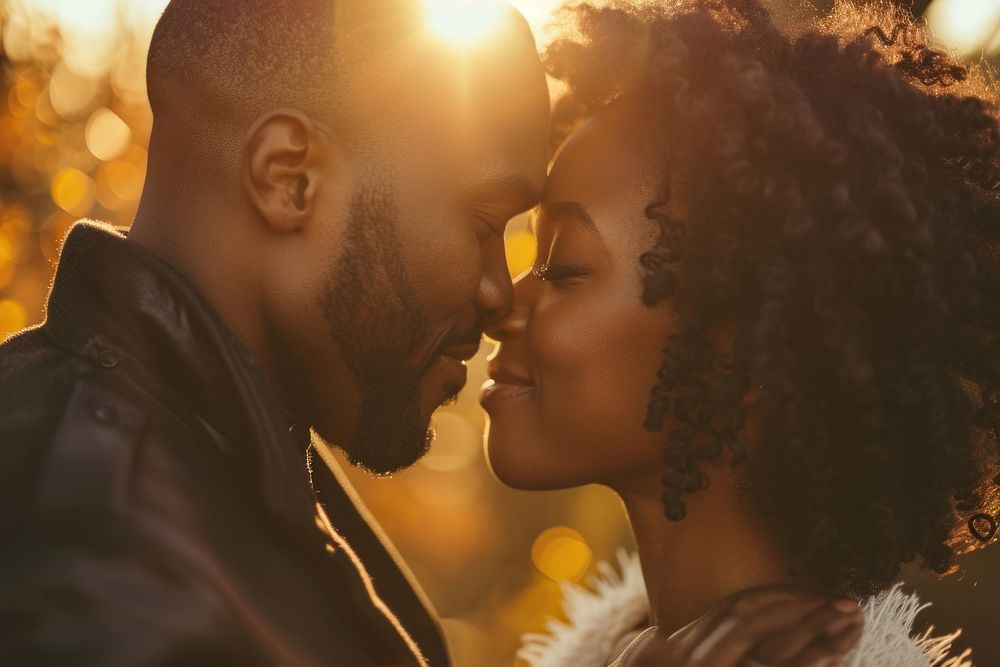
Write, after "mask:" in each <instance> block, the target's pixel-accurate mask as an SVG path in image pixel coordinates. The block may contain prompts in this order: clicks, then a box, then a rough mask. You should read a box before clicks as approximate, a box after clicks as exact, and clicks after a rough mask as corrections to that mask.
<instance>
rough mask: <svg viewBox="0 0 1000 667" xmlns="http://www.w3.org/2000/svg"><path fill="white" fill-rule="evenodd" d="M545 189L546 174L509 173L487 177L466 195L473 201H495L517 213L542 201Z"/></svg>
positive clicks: (470, 188) (474, 185) (469, 189)
mask: <svg viewBox="0 0 1000 667" xmlns="http://www.w3.org/2000/svg"><path fill="white" fill-rule="evenodd" d="M544 187H545V178H544V173H543V174H541V175H539V174H537V173H527V172H515V171H509V172H504V173H497V174H491V175H489V176H486V177H485V178H484V179H482V180H480V181H478V182H477V183H474V184H473V185H471V186H470V187H469V188H468V189H467V191H466V193H465V194H466V197H467V198H468V199H469V200H471V201H495V202H499V203H504V204H507V205H508V206H510V207H511V208H512V209H513V210H515V211H524V210H527V209H529V208H531V207H533V206H535V205H536V204H537V203H538V202H539V201H540V200H541V198H542V190H543V189H544Z"/></svg>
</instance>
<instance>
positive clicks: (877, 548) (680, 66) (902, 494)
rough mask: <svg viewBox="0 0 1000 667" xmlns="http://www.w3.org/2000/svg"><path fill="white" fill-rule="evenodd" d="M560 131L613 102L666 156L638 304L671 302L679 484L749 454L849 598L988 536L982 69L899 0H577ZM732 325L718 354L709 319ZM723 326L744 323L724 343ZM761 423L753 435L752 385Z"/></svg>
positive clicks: (813, 560)
mask: <svg viewBox="0 0 1000 667" xmlns="http://www.w3.org/2000/svg"><path fill="white" fill-rule="evenodd" d="M563 19H568V20H567V21H564V25H566V26H568V28H569V30H570V31H563V32H561V33H560V34H559V36H558V37H557V39H556V40H555V41H553V42H552V43H551V45H550V46H549V47H548V49H547V51H546V54H545V60H546V64H547V67H548V69H549V72H550V74H551V75H552V76H553V77H555V78H556V79H558V80H561V81H562V82H564V83H565V84H566V88H567V94H566V95H565V96H564V97H563V99H562V100H561V101H560V102H559V103H558V104H557V107H556V123H555V125H556V127H557V128H562V129H563V131H564V133H565V131H566V130H567V129H568V128H569V127H570V126H571V125H572V123H574V122H578V121H579V120H580V119H582V118H586V117H587V116H589V115H590V114H591V113H593V112H595V111H596V110H598V109H599V108H601V107H602V106H604V105H606V104H608V103H609V102H611V101H612V100H614V99H616V98H618V97H620V96H623V95H625V96H630V97H632V98H633V99H637V100H638V101H639V103H638V104H635V105H633V108H636V109H637V111H636V112H635V113H637V114H640V115H642V116H643V117H642V118H636V123H635V126H636V127H637V128H648V129H645V130H643V131H645V132H647V133H648V145H649V146H650V147H651V150H652V155H653V156H654V160H656V161H658V168H659V169H661V170H662V194H661V196H660V197H659V198H658V201H655V202H650V203H649V204H650V205H649V208H648V209H647V217H649V218H650V224H656V225H659V237H658V240H657V242H656V245H655V247H654V248H653V249H651V250H650V251H648V252H647V253H645V254H644V255H643V256H642V257H641V264H642V267H643V269H644V292H643V299H644V301H645V302H646V304H647V305H650V306H653V305H655V304H658V303H661V302H664V301H666V302H669V303H670V304H671V307H672V310H673V312H674V313H675V314H676V321H677V324H676V327H675V328H674V329H673V331H672V333H671V334H670V336H669V339H668V340H667V341H666V344H665V347H664V350H663V352H664V357H663V360H662V366H661V367H660V369H659V373H658V383H657V385H656V386H655V387H654V389H653V392H652V397H651V401H650V405H649V410H648V419H647V423H646V427H647V428H649V429H651V430H659V429H663V428H664V422H665V420H666V424H668V433H667V434H666V442H667V446H666V450H665V463H666V474H665V477H664V480H663V482H664V486H665V493H664V496H663V501H664V504H665V509H666V513H667V517H668V518H669V519H670V520H674V521H677V520H681V519H683V517H684V515H685V512H686V508H685V503H684V498H685V496H686V495H687V494H690V493H694V492H697V491H698V490H700V489H702V488H704V487H705V486H706V485H707V477H706V475H705V474H704V472H703V470H702V467H703V466H704V464H705V463H706V462H711V463H715V464H720V463H721V462H723V461H724V460H728V461H730V462H731V463H733V464H740V463H746V465H745V467H744V469H745V470H746V471H747V478H748V480H749V481H750V485H751V489H752V492H753V498H754V499H755V500H756V501H757V502H758V503H759V505H760V507H761V509H762V511H764V512H766V513H767V515H768V516H770V517H771V518H772V522H773V523H774V524H775V525H776V526H777V527H778V528H779V530H780V533H781V534H782V535H783V536H784V538H785V540H786V541H787V545H788V548H789V549H790V550H791V551H792V552H793V553H794V554H795V555H796V556H797V557H798V559H799V560H800V562H801V563H802V564H803V566H804V567H806V568H807V569H808V571H809V572H810V573H811V574H813V575H814V576H815V577H817V578H818V579H819V580H820V581H822V582H823V583H825V584H827V585H830V586H833V587H835V588H837V589H838V590H840V591H843V592H845V593H852V594H855V595H868V594H872V593H875V592H877V591H880V590H882V589H884V588H885V587H886V586H888V585H889V584H890V583H891V581H892V580H893V579H894V578H895V577H896V576H897V574H898V572H899V569H900V565H901V564H902V563H904V562H909V561H912V560H914V559H916V558H919V559H920V562H921V563H922V564H923V565H924V566H925V567H928V568H930V569H933V570H934V571H936V572H939V573H946V572H951V571H953V570H954V569H955V568H956V567H957V566H956V556H957V555H959V554H960V553H962V552H964V551H968V550H970V549H973V548H975V547H977V546H980V545H982V544H985V543H987V542H989V541H991V540H992V539H993V537H994V533H995V532H996V521H997V519H998V518H1000V517H998V515H997V509H998V507H1000V505H998V502H997V498H998V495H1000V493H998V492H1000V489H998V488H996V487H997V484H998V483H1000V476H996V473H997V461H998V459H1000V452H998V436H1000V340H998V335H1000V252H998V249H1000V243H998V242H1000V190H998V188H1000V152H998V151H1000V135H998V129H997V128H998V122H997V115H996V114H997V108H998V105H997V101H998V97H997V93H996V90H995V88H994V87H993V86H992V84H991V83H990V78H989V76H988V73H986V72H984V71H983V70H982V68H981V67H980V66H962V65H960V64H958V61H956V60H955V59H954V58H953V57H951V56H950V55H948V54H946V53H944V52H942V51H939V50H935V49H934V48H932V47H931V46H930V45H929V42H928V39H929V38H928V35H927V34H926V33H925V31H924V29H923V26H922V25H921V24H920V23H919V22H915V21H913V20H912V18H911V17H909V16H908V15H906V14H903V13H902V12H901V11H899V10H894V9H892V8H891V7H889V6H888V5H874V6H869V7H867V8H860V9H859V8H857V7H854V6H851V5H848V4H847V3H846V2H845V3H841V4H840V5H839V6H838V7H837V8H835V11H834V13H833V14H832V15H831V16H830V17H829V18H827V19H823V20H822V21H821V22H814V23H813V24H812V25H810V26H808V27H807V28H805V29H804V30H802V31H800V32H798V33H797V34H794V35H792V34H787V33H785V32H783V31H781V30H779V29H778V28H777V27H776V26H775V24H774V22H773V20H772V18H771V16H770V15H769V13H768V12H767V11H766V10H764V9H763V8H762V7H761V5H760V4H759V2H757V1H756V0H729V1H728V2H718V1H716V2H712V1H710V0H703V1H701V2H682V1H679V0H658V1H656V2H652V3H647V4H645V5H641V6H639V5H635V4H624V3H620V2H619V3H612V4H609V5H604V6H594V5H590V4H581V5H576V6H573V7H570V8H568V9H566V10H565V14H564V15H563ZM719 328H723V330H725V331H727V332H729V334H730V335H729V336H727V337H726V338H725V340H726V341H727V343H726V344H725V347H724V349H720V347H719V344H718V342H716V343H713V342H711V341H718V337H717V336H713V335H710V334H711V332H713V331H716V330H719ZM728 341H731V345H730V344H729V342H728ZM758 387H759V391H760V397H761V398H760V403H759V404H760V405H762V406H763V408H764V410H763V413H764V414H765V415H766V416H767V418H766V419H765V420H764V426H763V428H762V429H761V430H760V432H759V433H755V435H754V437H753V439H752V440H753V444H752V447H750V449H749V451H748V449H747V444H746V443H745V442H744V438H745V435H746V434H745V429H744V423H745V414H744V412H745V410H744V409H743V408H741V404H743V401H744V397H745V396H746V395H747V394H748V392H750V391H751V390H753V391H755V392H756V391H757V388H758Z"/></svg>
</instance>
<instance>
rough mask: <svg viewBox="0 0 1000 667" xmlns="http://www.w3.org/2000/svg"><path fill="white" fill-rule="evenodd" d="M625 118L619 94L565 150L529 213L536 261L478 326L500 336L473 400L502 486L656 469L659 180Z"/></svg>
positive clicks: (566, 482) (661, 335) (662, 320)
mask: <svg viewBox="0 0 1000 667" xmlns="http://www.w3.org/2000/svg"><path fill="white" fill-rule="evenodd" d="M629 122H630V114H629V107H628V106H627V104H626V103H622V102H619V103H616V104H614V105H611V106H610V107H608V108H607V109H605V110H603V111H602V112H601V113H599V114H598V115H596V116H595V117H594V118H592V119H591V120H590V121H589V122H588V123H587V124H586V125H585V126H584V127H582V128H581V129H580V130H579V131H577V132H576V133H575V134H574V135H573V136H572V137H571V138H570V140H569V141H568V142H567V144H566V145H565V146H564V148H563V150H562V151H561V153H560V154H559V157H558V158H557V160H556V162H555V164H554V165H553V167H552V171H551V174H550V177H549V181H548V184H547V185H546V191H545V195H544V196H543V199H542V202H541V206H540V209H539V214H538V217H537V220H536V224H537V226H536V236H537V239H538V256H537V257H536V259H535V271H534V272H533V273H527V274H525V275H524V276H522V277H521V278H520V279H519V280H518V281H517V283H516V285H515V306H514V309H513V311H512V312H511V314H510V315H509V316H508V317H507V318H505V319H504V320H503V321H502V322H500V323H499V324H497V325H496V326H495V327H493V328H492V329H490V330H488V331H487V334H488V335H490V336H491V337H492V338H494V339H496V340H498V341H500V343H501V345H500V349H499V351H498V353H497V354H496V356H495V357H494V358H493V360H492V363H491V367H490V375H491V377H492V378H493V380H494V384H492V386H491V385H490V384H489V383H487V386H486V388H485V389H484V392H483V397H482V402H483V406H484V407H485V409H486V411H487V412H488V413H489V415H490V427H489V436H488V444H487V453H488V457H489V461H490V464H491V465H492V467H493V470H494V472H495V473H496V474H497V476H498V477H499V478H500V479H501V480H502V481H503V482H505V483H506V484H509V485H510V486H514V487H517V488H525V489H546V488H564V487H570V486H577V485H580V484H587V483H592V482H596V483H604V484H608V485H610V486H613V487H619V486H621V485H624V484H628V483H629V482H630V481H631V480H632V479H634V478H638V477H643V478H645V477H649V476H650V475H655V476H656V477H657V478H658V477H659V475H660V474H661V469H662V468H661V465H662V464H661V462H662V451H663V442H664V434H663V433H651V432H649V431H646V430H645V429H644V428H643V421H644V419H645V415H646V406H647V404H648V402H649V396H650V390H651V389H652V387H653V385H654V384H655V383H656V371H657V369H658V368H659V364H660V361H661V352H660V350H661V349H662V347H663V345H664V343H665V342H666V339H667V335H668V333H669V326H670V320H671V315H670V311H669V307H668V306H667V305H662V306H658V307H656V308H649V307H647V306H645V305H644V304H643V302H642V299H641V287H642V275H643V270H642V267H641V266H640V264H639V257H640V256H641V255H642V253H643V252H645V251H647V250H649V249H651V248H652V247H653V244H654V242H655V239H656V235H657V232H658V227H657V225H656V224H655V223H654V222H653V221H652V220H650V219H648V218H647V217H646V216H645V214H644V211H645V208H646V206H647V205H648V204H649V203H651V202H652V201H654V200H655V197H656V181H655V179H654V178H653V171H654V170H652V169H650V168H649V167H648V164H649V163H648V162H647V161H645V160H644V159H643V157H642V150H641V146H640V145H639V143H638V141H637V140H636V139H635V134H636V133H635V132H634V128H632V131H631V132H630V127H629ZM633 122H634V121H633ZM539 269H541V271H539ZM539 273H540V274H541V275H540V276H539V275H538V274H539Z"/></svg>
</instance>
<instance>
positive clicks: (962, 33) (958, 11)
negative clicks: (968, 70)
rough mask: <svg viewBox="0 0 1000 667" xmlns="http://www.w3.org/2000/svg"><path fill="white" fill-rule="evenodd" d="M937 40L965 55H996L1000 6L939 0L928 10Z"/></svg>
mask: <svg viewBox="0 0 1000 667" xmlns="http://www.w3.org/2000/svg"><path fill="white" fill-rule="evenodd" d="M927 22H928V24H929V25H930V28H931V30H933V31H934V35H935V37H937V38H938V39H939V40H941V41H942V42H944V43H945V44H947V45H948V46H951V47H953V48H956V49H958V50H959V51H962V52H964V53H977V52H980V51H985V52H986V54H987V55H988V54H989V53H991V52H996V51H997V47H998V46H1000V44H997V39H996V36H997V34H998V32H1000V3H997V2H996V0H937V1H936V2H934V3H932V4H931V6H930V7H929V8H928V10H927Z"/></svg>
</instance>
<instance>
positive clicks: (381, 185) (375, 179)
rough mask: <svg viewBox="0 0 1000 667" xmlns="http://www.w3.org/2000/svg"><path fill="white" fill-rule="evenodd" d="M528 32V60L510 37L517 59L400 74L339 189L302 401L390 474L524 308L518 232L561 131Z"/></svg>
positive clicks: (363, 462)
mask: <svg viewBox="0 0 1000 667" xmlns="http://www.w3.org/2000/svg"><path fill="white" fill-rule="evenodd" d="M508 39H510V38H508ZM518 39H519V40H520V43H519V44H517V47H518V48H516V49H514V50H513V54H514V55H513V56H512V50H511V49H512V45H511V44H505V45H504V49H505V51H506V54H505V55H504V56H503V59H500V58H495V57H491V56H488V55H482V54H480V55H479V56H473V55H470V56H469V57H468V58H466V59H464V60H463V62H462V63H461V66H460V67H455V66H453V63H447V62H446V61H443V60H442V56H441V55H440V54H437V55H435V56H433V57H431V58H429V62H427V63H424V66H425V67H429V68H433V67H438V68H440V69H437V70H433V69H430V70H429V71H428V70H424V74H425V75H427V74H430V75H431V76H430V78H428V79H427V81H423V82H421V81H411V82H410V84H406V83H400V84H399V89H397V90H394V91H392V92H393V93H394V94H395V95H396V100H395V103H394V104H388V105H386V104H383V105H382V106H381V107H377V108H380V109H381V110H379V111H374V112H372V114H371V117H370V119H369V122H368V123H367V125H368V126H367V127H366V128H364V130H363V133H365V134H366V135H367V136H366V137H365V138H364V140H363V141H361V142H359V146H360V147H359V148H358V149H357V151H358V152H357V153H356V155H355V156H353V159H352V163H353V164H354V165H356V167H355V169H356V171H354V170H353V169H352V170H351V171H352V176H353V178H352V179H351V181H352V186H351V188H350V192H349V193H346V192H345V193H342V194H341V195H339V196H340V198H341V199H342V200H344V202H345V203H344V204H341V206H343V207H344V208H345V209H346V215H345V216H344V217H345V218H346V220H347V222H346V224H345V225H344V226H343V229H342V231H341V232H340V233H339V234H338V235H337V237H336V240H335V242H332V243H331V255H328V257H329V256H333V257H335V261H333V262H329V260H327V262H328V263H327V266H328V269H327V271H326V273H325V277H324V278H323V280H322V281H321V284H320V286H319V291H320V295H319V298H318V300H317V301H314V304H316V305H314V306H313V307H318V309H319V310H320V311H321V313H322V323H323V325H324V326H325V331H324V336H323V337H322V338H320V337H318V336H303V335H296V336H295V338H296V340H297V341H299V343H298V344H297V347H298V348H299V349H298V350H297V352H296V353H295V354H296V356H297V357H298V361H297V363H295V366H296V367H298V368H299V369H301V371H302V373H303V374H304V375H305V376H306V380H307V385H301V383H300V385H301V386H300V388H301V390H302V391H303V394H302V397H303V400H302V401H299V402H300V403H304V405H305V406H306V409H305V411H304V412H305V413H303V414H301V416H302V417H303V418H305V419H307V420H308V421H309V422H310V423H311V424H312V425H313V426H314V428H315V429H316V430H317V432H319V434H320V435H322V436H323V437H324V438H326V439H327V440H330V441H331V442H333V443H334V444H336V445H338V446H340V447H341V448H342V449H344V451H345V452H346V453H347V455H348V457H349V458H350V459H351V461H352V462H354V463H356V464H358V465H360V466H362V467H365V468H367V469H369V470H371V471H373V472H376V473H389V472H393V471H395V470H398V469H400V468H403V467H406V466H408V465H410V464H411V463H413V462H414V461H415V460H417V459H418V458H419V457H420V456H421V455H422V454H423V453H424V452H425V451H426V448H427V446H428V444H429V441H430V438H429V436H428V427H429V422H430V418H431V414H432V413H433V411H434V410H435V409H436V408H437V407H438V406H439V405H441V404H442V403H443V402H445V401H446V400H447V399H448V398H450V397H451V396H454V395H455V394H456V393H457V392H458V391H459V390H460V389H461V388H462V386H463V385H464V384H465V381H466V369H465V365H464V360H466V359H468V358H469V357H471V356H473V355H474V354H475V352H476V350H477V349H478V347H479V342H480V336H481V334H482V331H483V329H484V327H485V326H487V325H488V324H490V323H491V322H493V321H495V320H496V319H497V318H500V317H502V316H503V315H504V314H506V312H507V311H508V309H509V307H510V301H511V292H512V286H511V281H510V276H509V273H508V271H507V264H506V258H505V255H504V245H503V230H504V227H505V225H506V223H507V221H508V220H509V219H510V218H511V217H513V216H514V215H516V214H517V213H519V212H522V211H524V210H526V209H528V208H530V207H531V206H533V205H534V204H535V202H536V201H537V199H538V196H539V194H540V192H541V190H542V187H543V184H544V174H545V164H546V145H547V137H548V95H547V91H546V87H545V80H544V75H543V74H542V70H541V66H540V64H539V62H538V59H537V57H536V56H535V52H534V45H533V43H532V42H531V40H530V37H529V36H528V35H527V34H520V35H518ZM449 57H452V58H454V57H455V56H449ZM518 59H520V61H518ZM459 75H460V76H459ZM449 77H454V80H453V81H452V80H449ZM404 78H405V77H404ZM373 85H383V86H384V85H385V84H384V83H382V84H373ZM409 86H412V87H411V88H410V89H407V88H408V87H409ZM326 176H327V177H328V178H331V179H333V178H335V177H337V176H340V179H341V181H344V180H345V177H344V174H343V173H341V174H332V173H331V174H327V175H326ZM337 196H338V195H331V197H333V198H336V197H337ZM337 206H338V205H337V204H336V203H335V202H334V201H331V202H330V206H329V208H330V209H333V210H336V208H337ZM311 305H312V304H311ZM302 326H303V327H308V326H309V325H308V324H307V323H306V322H305V321H303V322H302ZM300 333H301V332H300ZM332 369H339V370H340V372H335V371H333V370H332ZM345 404H349V406H350V409H345Z"/></svg>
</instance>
